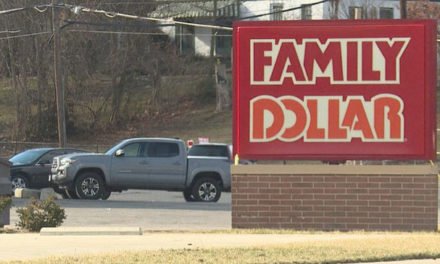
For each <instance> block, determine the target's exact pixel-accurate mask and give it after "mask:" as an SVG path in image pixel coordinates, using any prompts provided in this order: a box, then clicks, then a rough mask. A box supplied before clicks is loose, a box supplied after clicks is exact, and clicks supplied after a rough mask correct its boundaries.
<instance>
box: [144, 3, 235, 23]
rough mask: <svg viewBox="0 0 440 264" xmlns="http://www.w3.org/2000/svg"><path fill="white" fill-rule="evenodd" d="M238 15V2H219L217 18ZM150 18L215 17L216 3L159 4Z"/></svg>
mask: <svg viewBox="0 0 440 264" xmlns="http://www.w3.org/2000/svg"><path fill="white" fill-rule="evenodd" d="M158 2H160V1H158ZM237 15H238V14H237V1H236V0H217V15H216V17H236V16H237ZM149 16H151V17H155V18H174V19H176V18H206V17H214V1H204V2H187V3H184V2H181V3H169V2H168V3H164V4H159V5H158V7H157V8H156V10H155V11H153V12H151V13H150V14H149Z"/></svg>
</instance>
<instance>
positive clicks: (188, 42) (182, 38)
mask: <svg viewBox="0 0 440 264" xmlns="http://www.w3.org/2000/svg"><path fill="white" fill-rule="evenodd" d="M194 42H195V36H194V27H189V26H186V25H176V44H177V46H178V47H179V50H180V54H186V55H193V54H194V53H195V48H194Z"/></svg>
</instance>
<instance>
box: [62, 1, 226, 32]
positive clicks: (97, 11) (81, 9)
mask: <svg viewBox="0 0 440 264" xmlns="http://www.w3.org/2000/svg"><path fill="white" fill-rule="evenodd" d="M58 7H61V8H69V9H70V10H72V11H73V12H74V13H75V14H79V13H80V12H87V13H95V14H102V15H105V16H106V17H109V18H115V17H123V18H129V19H137V20H147V21H155V22H166V23H174V24H179V25H185V26H193V27H203V28H211V29H222V30H229V31H232V28H231V27H222V26H215V25H207V24H198V23H189V22H182V21H171V19H172V18H169V19H163V18H153V17H144V16H136V15H130V14H124V13H118V12H111V11H105V10H100V9H92V8H87V7H83V6H74V5H59V6H58Z"/></svg>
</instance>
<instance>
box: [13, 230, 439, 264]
mask: <svg viewBox="0 0 440 264" xmlns="http://www.w3.org/2000/svg"><path fill="white" fill-rule="evenodd" d="M348 234H350V233H348ZM369 234H370V233H365V234H361V235H360V236H359V237H358V238H346V239H343V238H341V239H337V240H330V241H325V240H322V241H309V242H307V241H304V242H297V243H294V244H284V245H281V244H280V245H279V246H266V247H249V248H223V249H197V248H190V247H188V248H187V249H180V250H159V251H138V252H125V253H113V254H101V255H94V256H91V255H84V256H76V257H51V258H46V259H40V260H32V261H26V263H35V264H37V263H40V264H49V263H84V264H88V263H93V264H96V263H213V264H214V263H215V264H218V263H225V264H226V263H228V264H229V263H237V264H238V263H240V264H241V263H310V264H312V263H355V262H356V263H358V262H371V261H391V260H404V259H434V258H439V257H440V246H439V245H440V236H439V235H438V234H437V233H401V234H399V233H383V234H381V235H371V234H370V235H369ZM328 235H329V236H331V235H332V234H331V233H328ZM353 235H355V233H353ZM10 263H22V262H19V261H13V262H10Z"/></svg>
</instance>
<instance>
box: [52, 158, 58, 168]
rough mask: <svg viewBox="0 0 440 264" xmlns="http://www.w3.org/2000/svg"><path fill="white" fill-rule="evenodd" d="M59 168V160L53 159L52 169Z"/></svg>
mask: <svg viewBox="0 0 440 264" xmlns="http://www.w3.org/2000/svg"><path fill="white" fill-rule="evenodd" d="M57 167H58V159H56V158H55V159H53V162H52V168H54V169H55V168H57Z"/></svg>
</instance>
